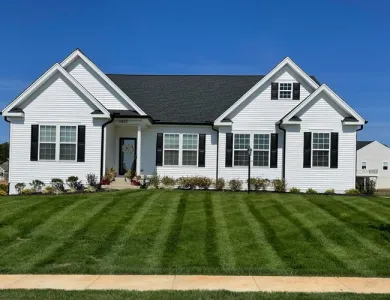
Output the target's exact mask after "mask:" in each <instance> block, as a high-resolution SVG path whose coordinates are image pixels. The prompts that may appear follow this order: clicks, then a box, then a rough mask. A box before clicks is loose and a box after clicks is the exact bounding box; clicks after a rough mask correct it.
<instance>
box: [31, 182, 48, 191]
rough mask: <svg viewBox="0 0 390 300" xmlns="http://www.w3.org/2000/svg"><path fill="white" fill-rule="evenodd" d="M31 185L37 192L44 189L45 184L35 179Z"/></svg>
mask: <svg viewBox="0 0 390 300" xmlns="http://www.w3.org/2000/svg"><path fill="white" fill-rule="evenodd" d="M30 185H31V186H32V190H33V191H34V192H35V193H40V192H41V191H42V187H43V186H44V185H45V184H44V183H43V182H42V181H40V180H38V179H35V180H33V181H32V182H31V183H30Z"/></svg>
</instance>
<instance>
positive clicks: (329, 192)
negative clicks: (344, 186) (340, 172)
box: [324, 189, 336, 195]
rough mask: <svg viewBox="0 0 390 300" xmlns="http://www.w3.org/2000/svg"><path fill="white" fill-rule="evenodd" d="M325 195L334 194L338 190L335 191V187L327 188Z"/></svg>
mask: <svg viewBox="0 0 390 300" xmlns="http://www.w3.org/2000/svg"><path fill="white" fill-rule="evenodd" d="M324 194H325V195H334V194H336V192H335V191H334V189H327V190H326V191H325V192H324Z"/></svg>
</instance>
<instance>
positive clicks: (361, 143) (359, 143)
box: [356, 141, 373, 150]
mask: <svg viewBox="0 0 390 300" xmlns="http://www.w3.org/2000/svg"><path fill="white" fill-rule="evenodd" d="M372 142H373V141H357V142H356V150H359V149H362V148H363V147H366V146H367V145H369V144H371V143H372Z"/></svg>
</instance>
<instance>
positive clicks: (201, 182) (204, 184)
mask: <svg viewBox="0 0 390 300" xmlns="http://www.w3.org/2000/svg"><path fill="white" fill-rule="evenodd" d="M196 180H197V186H198V188H200V189H202V190H208V189H209V188H210V186H211V185H212V183H213V181H212V180H211V179H210V178H208V177H197V179H196Z"/></svg>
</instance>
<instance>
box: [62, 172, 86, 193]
mask: <svg viewBox="0 0 390 300" xmlns="http://www.w3.org/2000/svg"><path fill="white" fill-rule="evenodd" d="M66 184H67V185H68V186H69V189H70V190H74V191H75V192H76V191H81V190H82V189H83V184H82V183H81V180H80V181H79V178H78V177H77V176H69V177H68V179H67V180H66Z"/></svg>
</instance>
